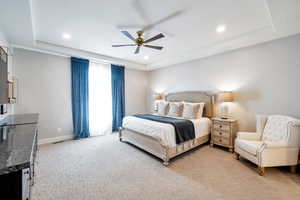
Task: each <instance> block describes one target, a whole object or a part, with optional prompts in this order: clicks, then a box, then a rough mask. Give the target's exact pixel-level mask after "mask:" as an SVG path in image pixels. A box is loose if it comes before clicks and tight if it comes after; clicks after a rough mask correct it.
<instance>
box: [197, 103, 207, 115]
mask: <svg viewBox="0 0 300 200" xmlns="http://www.w3.org/2000/svg"><path fill="white" fill-rule="evenodd" d="M199 104H200V108H199V112H198V113H197V116H196V118H197V119H199V118H201V117H202V116H203V110H204V106H205V103H199Z"/></svg>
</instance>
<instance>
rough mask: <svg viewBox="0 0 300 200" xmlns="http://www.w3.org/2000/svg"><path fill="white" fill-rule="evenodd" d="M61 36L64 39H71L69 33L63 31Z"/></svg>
mask: <svg viewBox="0 0 300 200" xmlns="http://www.w3.org/2000/svg"><path fill="white" fill-rule="evenodd" d="M62 37H63V38H64V39H66V40H69V39H71V35H70V34H69V33H63V34H62Z"/></svg>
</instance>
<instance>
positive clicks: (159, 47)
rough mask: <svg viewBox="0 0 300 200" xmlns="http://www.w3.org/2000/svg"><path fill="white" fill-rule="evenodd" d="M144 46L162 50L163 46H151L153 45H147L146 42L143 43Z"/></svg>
mask: <svg viewBox="0 0 300 200" xmlns="http://www.w3.org/2000/svg"><path fill="white" fill-rule="evenodd" d="M144 47H148V48H152V49H156V50H162V48H164V47H161V46H153V45H147V44H145V45H144Z"/></svg>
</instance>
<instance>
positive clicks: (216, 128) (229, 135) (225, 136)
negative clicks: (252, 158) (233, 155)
mask: <svg viewBox="0 0 300 200" xmlns="http://www.w3.org/2000/svg"><path fill="white" fill-rule="evenodd" d="M236 132H237V120H235V119H221V118H212V127H211V140H210V146H213V145H214V144H216V145H220V146H224V147H228V148H229V151H230V152H233V147H234V139H235V137H236Z"/></svg>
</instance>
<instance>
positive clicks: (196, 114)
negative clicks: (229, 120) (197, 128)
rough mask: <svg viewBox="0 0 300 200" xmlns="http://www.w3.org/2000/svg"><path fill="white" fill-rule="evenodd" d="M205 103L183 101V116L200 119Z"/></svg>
mask: <svg viewBox="0 0 300 200" xmlns="http://www.w3.org/2000/svg"><path fill="white" fill-rule="evenodd" d="M203 109H204V103H187V102H184V103H183V113H182V117H184V118H186V119H198V118H200V117H202V114H203Z"/></svg>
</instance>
